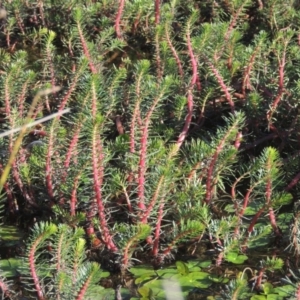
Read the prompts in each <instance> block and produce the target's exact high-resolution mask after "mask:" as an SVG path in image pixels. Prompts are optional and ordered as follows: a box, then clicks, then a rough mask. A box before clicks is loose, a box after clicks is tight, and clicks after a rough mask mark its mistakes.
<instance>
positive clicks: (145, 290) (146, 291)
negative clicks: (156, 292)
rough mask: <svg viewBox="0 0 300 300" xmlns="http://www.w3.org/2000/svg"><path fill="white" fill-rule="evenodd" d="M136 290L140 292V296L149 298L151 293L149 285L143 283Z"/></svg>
mask: <svg viewBox="0 0 300 300" xmlns="http://www.w3.org/2000/svg"><path fill="white" fill-rule="evenodd" d="M138 292H139V293H140V295H141V296H142V297H144V298H149V299H150V297H151V294H152V292H151V289H150V288H149V287H147V286H145V285H144V286H142V287H140V288H138Z"/></svg>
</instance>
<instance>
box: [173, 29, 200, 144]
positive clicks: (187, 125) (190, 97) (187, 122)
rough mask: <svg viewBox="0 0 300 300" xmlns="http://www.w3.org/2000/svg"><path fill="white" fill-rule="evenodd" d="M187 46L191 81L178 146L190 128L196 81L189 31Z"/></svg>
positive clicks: (195, 65)
mask: <svg viewBox="0 0 300 300" xmlns="http://www.w3.org/2000/svg"><path fill="white" fill-rule="evenodd" d="M187 46H188V51H189V56H190V60H191V65H192V79H191V83H190V87H189V90H188V96H187V108H188V113H187V116H186V119H185V123H184V127H183V129H182V131H181V133H180V135H179V137H178V140H177V146H178V148H180V147H181V145H182V143H183V142H184V140H185V139H186V136H187V133H188V130H189V128H190V125H191V121H192V117H193V107H194V101H193V93H192V90H193V88H194V85H195V83H196V81H197V76H198V74H197V72H198V69H197V60H196V58H195V55H194V52H193V48H192V42H191V37H190V34H189V32H188V33H187Z"/></svg>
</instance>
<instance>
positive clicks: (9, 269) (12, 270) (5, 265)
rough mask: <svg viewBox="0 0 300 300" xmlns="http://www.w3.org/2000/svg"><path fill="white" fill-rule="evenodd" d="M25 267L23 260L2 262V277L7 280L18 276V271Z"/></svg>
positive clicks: (4, 260)
mask: <svg viewBox="0 0 300 300" xmlns="http://www.w3.org/2000/svg"><path fill="white" fill-rule="evenodd" d="M22 266H23V259H21V258H9V259H1V260H0V270H1V275H2V276H5V277H7V278H9V277H14V276H16V275H17V270H18V269H20V268H21V267H22Z"/></svg>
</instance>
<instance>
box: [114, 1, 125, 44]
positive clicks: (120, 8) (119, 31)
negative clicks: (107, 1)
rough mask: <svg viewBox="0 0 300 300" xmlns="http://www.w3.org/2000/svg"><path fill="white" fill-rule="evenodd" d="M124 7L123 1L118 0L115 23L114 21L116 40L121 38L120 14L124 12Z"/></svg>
mask: <svg viewBox="0 0 300 300" xmlns="http://www.w3.org/2000/svg"><path fill="white" fill-rule="evenodd" d="M124 5H125V0H120V2H119V9H118V13H117V16H116V21H115V30H116V34H117V37H118V39H121V38H122V34H121V30H120V22H121V17H122V13H123V10H124Z"/></svg>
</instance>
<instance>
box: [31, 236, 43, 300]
mask: <svg viewBox="0 0 300 300" xmlns="http://www.w3.org/2000/svg"><path fill="white" fill-rule="evenodd" d="M42 239H43V235H40V236H39V237H38V238H37V239H36V240H35V242H34V243H33V245H32V247H31V249H30V252H29V268H30V275H31V278H32V279H33V283H34V287H35V290H36V292H37V298H38V300H45V297H44V294H43V290H42V287H41V285H40V281H39V278H38V275H37V272H36V267H35V257H34V255H35V252H36V250H37V247H38V245H39V243H40V242H41V241H42Z"/></svg>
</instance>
